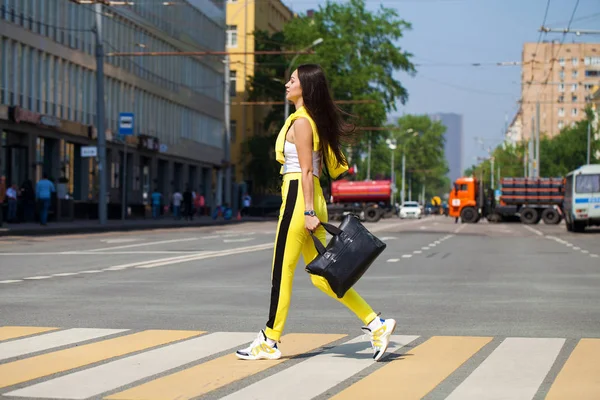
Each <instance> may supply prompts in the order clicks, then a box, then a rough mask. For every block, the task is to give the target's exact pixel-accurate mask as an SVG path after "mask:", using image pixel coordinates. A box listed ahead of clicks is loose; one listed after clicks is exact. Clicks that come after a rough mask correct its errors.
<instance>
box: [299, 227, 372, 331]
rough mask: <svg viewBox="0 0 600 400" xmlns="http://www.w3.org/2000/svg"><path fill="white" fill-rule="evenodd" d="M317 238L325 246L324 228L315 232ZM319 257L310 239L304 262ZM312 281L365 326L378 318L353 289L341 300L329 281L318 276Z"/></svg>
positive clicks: (311, 277) (306, 246)
mask: <svg viewBox="0 0 600 400" xmlns="http://www.w3.org/2000/svg"><path fill="white" fill-rule="evenodd" d="M315 236H317V238H319V240H320V241H321V243H323V245H325V240H326V233H325V229H323V227H319V229H317V231H316V232H315ZM317 255H318V253H317V250H316V248H315V244H314V243H313V241H312V239H310V238H309V239H308V240H307V241H306V242H305V243H304V246H303V248H302V256H303V257H304V262H305V263H306V264H308V263H310V262H311V261H312V260H314V259H315V257H317ZM310 279H311V281H312V283H313V285H315V286H316V287H318V288H319V289H321V291H323V292H324V293H325V294H327V295H329V296H330V297H333V298H334V299H336V300H337V301H339V302H340V303H342V304H343V305H345V306H346V307H348V309H350V311H352V312H353V313H354V314H356V316H357V317H358V319H360V320H361V321H362V322H363V324H365V325H367V324H368V323H369V322H371V321H372V320H374V319H375V318H376V317H377V314H376V313H375V312H374V311H373V309H372V308H371V306H370V305H369V304H368V303H367V302H366V301H365V300H364V299H363V298H362V297H361V296H360V295H359V294H358V293H357V292H356V290H354V289H353V288H350V289H348V291H347V292H346V294H345V295H344V297H342V298H341V299H340V298H338V297H337V295H336V294H335V293H334V291H333V290H331V286H329V282H327V279H325V278H323V277H322V276H318V275H311V276H310Z"/></svg>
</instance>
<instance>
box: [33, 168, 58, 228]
mask: <svg viewBox="0 0 600 400" xmlns="http://www.w3.org/2000/svg"><path fill="white" fill-rule="evenodd" d="M54 192H56V188H55V187H54V183H52V182H50V181H49V180H48V175H46V174H43V175H42V179H41V180H40V181H39V182H38V183H37V185H36V186H35V198H36V199H37V200H39V201H40V202H41V205H42V207H41V210H40V223H41V224H42V225H46V223H48V210H49V209H50V199H51V197H52V193H54Z"/></svg>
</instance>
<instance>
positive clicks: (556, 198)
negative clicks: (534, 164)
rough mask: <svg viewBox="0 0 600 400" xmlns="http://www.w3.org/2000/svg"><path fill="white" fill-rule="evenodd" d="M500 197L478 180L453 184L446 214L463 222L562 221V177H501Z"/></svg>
mask: <svg viewBox="0 0 600 400" xmlns="http://www.w3.org/2000/svg"><path fill="white" fill-rule="evenodd" d="M500 185H501V188H502V189H501V190H500V193H499V198H497V197H498V196H497V195H496V193H495V192H494V190H492V189H490V188H487V187H485V186H484V185H483V184H482V183H481V182H480V181H479V180H478V179H477V178H474V177H462V178H458V179H457V180H456V181H455V182H454V187H453V188H452V190H451V191H450V195H449V198H448V208H449V209H448V215H449V216H451V217H455V218H458V217H460V219H461V221H462V222H464V223H477V222H479V220H480V219H481V218H486V219H487V220H488V221H490V222H502V221H506V220H511V219H515V218H519V219H520V220H521V222H522V223H524V224H537V223H538V222H540V220H543V221H544V223H546V224H551V225H554V224H558V223H560V221H561V220H562V218H563V211H562V204H563V199H564V179H563V178H503V179H501V181H500Z"/></svg>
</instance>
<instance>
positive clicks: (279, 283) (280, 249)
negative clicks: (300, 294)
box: [265, 179, 308, 341]
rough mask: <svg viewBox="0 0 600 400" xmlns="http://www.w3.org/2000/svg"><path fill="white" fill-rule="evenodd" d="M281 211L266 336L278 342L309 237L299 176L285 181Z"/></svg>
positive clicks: (274, 254)
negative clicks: (301, 256) (297, 266)
mask: <svg viewBox="0 0 600 400" xmlns="http://www.w3.org/2000/svg"><path fill="white" fill-rule="evenodd" d="M281 210H282V211H281V213H280V217H279V223H278V224H277V235H276V239H275V248H274V251H273V269H272V273H271V282H272V287H271V306H270V308H269V320H268V321H267V327H266V329H265V334H266V336H267V337H268V338H269V339H272V340H275V341H277V340H279V338H280V337H281V334H282V332H283V330H284V328H285V322H286V319H287V314H288V311H289V307H290V300H291V296H292V284H293V281H294V272H295V270H296V265H297V264H298V259H299V258H300V253H301V252H302V245H303V244H304V242H305V241H306V239H307V237H308V232H307V231H306V228H305V227H304V200H303V198H302V188H301V187H300V180H299V179H294V180H290V181H288V182H285V184H284V187H283V204H282V206H281Z"/></svg>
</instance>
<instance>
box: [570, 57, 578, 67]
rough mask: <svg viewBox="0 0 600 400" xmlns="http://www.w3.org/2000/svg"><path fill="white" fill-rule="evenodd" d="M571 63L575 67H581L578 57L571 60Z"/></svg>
mask: <svg viewBox="0 0 600 400" xmlns="http://www.w3.org/2000/svg"><path fill="white" fill-rule="evenodd" d="M571 63H573V66H574V67H576V66H578V65H579V59H578V58H577V57H573V58H572V59H571Z"/></svg>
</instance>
